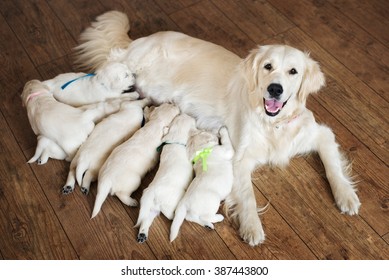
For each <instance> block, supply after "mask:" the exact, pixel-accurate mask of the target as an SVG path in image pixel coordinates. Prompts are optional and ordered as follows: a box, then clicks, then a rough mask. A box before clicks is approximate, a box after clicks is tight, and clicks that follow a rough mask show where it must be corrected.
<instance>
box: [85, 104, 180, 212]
mask: <svg viewBox="0 0 389 280" xmlns="http://www.w3.org/2000/svg"><path fill="white" fill-rule="evenodd" d="M179 112H180V111H179V109H178V108H177V107H176V106H174V105H171V104H163V105H161V106H160V107H157V108H155V109H154V110H153V111H152V112H151V114H150V119H149V121H148V122H147V123H146V125H145V126H144V127H142V128H141V129H139V130H138V131H137V132H135V134H134V135H133V136H132V137H131V138H130V139H128V140H127V141H126V142H124V143H123V144H121V145H120V146H118V147H116V148H115V149H114V150H113V151H112V153H111V155H110V156H109V157H108V159H107V160H106V161H105V163H104V165H103V166H102V167H101V169H100V171H99V176H98V185H97V196H96V200H95V205H94V209H93V213H92V218H93V217H95V216H96V215H97V214H98V213H99V211H100V208H101V206H102V204H103V203H104V201H105V199H106V198H107V196H108V194H109V193H110V194H111V195H116V196H117V197H118V198H119V199H120V200H121V201H122V202H123V203H124V204H126V205H128V206H137V205H138V202H137V201H136V200H135V199H133V198H131V197H130V196H131V194H132V193H133V192H134V191H135V190H136V189H137V188H138V187H139V185H140V183H141V180H142V178H143V176H144V175H146V173H147V172H148V171H149V170H151V169H152V168H153V167H154V166H155V164H156V163H157V162H158V152H157V147H158V146H159V145H160V144H161V141H162V137H163V134H164V131H166V130H167V129H168V126H169V124H170V123H171V122H172V120H173V119H174V117H175V116H177V115H178V114H179Z"/></svg>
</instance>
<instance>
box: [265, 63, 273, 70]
mask: <svg viewBox="0 0 389 280" xmlns="http://www.w3.org/2000/svg"><path fill="white" fill-rule="evenodd" d="M264 68H265V69H266V70H269V71H270V70H271V69H272V68H273V67H272V66H271V64H270V63H267V64H265V66H264Z"/></svg>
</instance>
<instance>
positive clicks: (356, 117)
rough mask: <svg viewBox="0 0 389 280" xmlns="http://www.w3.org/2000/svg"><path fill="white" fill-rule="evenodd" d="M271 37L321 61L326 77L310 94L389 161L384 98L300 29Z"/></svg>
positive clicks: (388, 112) (387, 112)
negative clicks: (325, 80)
mask: <svg viewBox="0 0 389 280" xmlns="http://www.w3.org/2000/svg"><path fill="white" fill-rule="evenodd" d="M274 41H278V42H282V43H284V44H288V45H292V46H295V47H297V48H299V49H301V50H309V51H311V56H312V57H313V59H315V60H317V61H318V62H319V63H320V64H321V67H322V70H323V72H324V73H325V75H326V77H327V85H326V86H325V87H324V88H323V89H322V90H321V92H320V93H319V94H317V95H314V96H313V98H315V99H317V100H319V101H320V103H322V104H323V106H325V107H327V108H331V109H330V111H331V114H332V115H334V116H335V117H336V118H337V119H338V120H339V121H340V122H341V123H343V124H345V125H346V126H347V128H348V130H350V132H351V133H352V134H353V135H355V136H356V137H357V138H358V139H359V140H360V141H361V142H362V143H364V145H366V146H367V147H368V148H369V149H370V150H371V151H372V152H373V153H374V154H375V155H376V157H378V158H380V159H381V160H382V162H389V154H388V153H387V151H388V150H389V143H388V142H387V131H389V123H388V122H387V121H386V119H387V116H388V115H389V106H388V102H386V101H385V100H384V99H383V98H381V97H380V96H379V95H377V94H376V92H375V91H373V90H371V89H370V88H369V87H368V86H366V85H365V84H364V83H363V82H362V81H361V80H360V79H359V78H358V77H357V76H356V75H354V74H353V73H352V72H351V71H349V70H348V69H346V68H345V67H344V66H343V65H342V64H341V63H339V61H337V60H336V59H334V57H333V56H332V55H331V54H330V53H328V51H327V50H326V49H325V48H322V47H321V46H319V45H318V44H317V43H315V42H314V41H312V39H311V38H310V37H308V36H307V35H306V34H305V33H304V32H302V31H301V30H300V29H298V28H296V29H292V30H289V31H288V32H287V33H285V34H283V35H280V36H276V37H274V38H272V39H270V40H269V41H268V42H266V43H272V42H274ZM378 127H379V128H380V129H377V128H378Z"/></svg>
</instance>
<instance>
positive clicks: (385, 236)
mask: <svg viewBox="0 0 389 280" xmlns="http://www.w3.org/2000/svg"><path fill="white" fill-rule="evenodd" d="M382 238H383V239H384V240H385V241H386V243H387V244H388V245H389V232H388V233H387V234H385V235H384V236H382Z"/></svg>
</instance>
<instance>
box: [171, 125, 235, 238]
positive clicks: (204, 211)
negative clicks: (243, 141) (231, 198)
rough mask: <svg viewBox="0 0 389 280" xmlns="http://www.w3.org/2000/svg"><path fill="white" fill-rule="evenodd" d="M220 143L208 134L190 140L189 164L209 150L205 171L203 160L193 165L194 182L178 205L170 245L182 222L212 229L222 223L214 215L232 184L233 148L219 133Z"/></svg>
mask: <svg viewBox="0 0 389 280" xmlns="http://www.w3.org/2000/svg"><path fill="white" fill-rule="evenodd" d="M219 133H220V145H219V139H218V138H217V137H216V136H215V135H214V134H211V133H210V132H206V131H203V132H200V133H198V134H196V135H194V136H192V138H191V139H190V140H189V143H188V152H189V154H190V155H191V160H193V159H194V157H195V155H196V151H201V150H202V149H204V148H212V152H211V153H210V154H209V156H208V158H207V159H206V162H207V170H203V162H202V160H198V161H197V162H196V163H195V164H194V170H195V178H194V179H193V181H192V183H191V184H190V185H189V187H188V190H187V191H186V193H185V195H184V197H183V198H182V199H181V200H180V202H179V203H178V206H177V209H176V211H175V214H174V219H173V222H172V225H171V228H170V241H171V242H172V241H173V240H174V239H176V237H177V235H178V232H179V230H180V227H181V225H182V223H183V222H184V219H186V220H188V221H191V222H196V223H198V224H200V225H202V226H204V227H207V228H210V229H213V228H214V226H213V223H217V222H221V221H222V220H223V219H224V217H223V215H221V214H216V213H217V211H218V209H219V206H220V202H221V201H222V200H224V199H225V198H226V197H227V195H229V193H230V192H231V189H232V183H233V169H232V158H233V156H234V149H233V147H232V144H231V141H230V137H229V135H228V131H227V129H226V128H225V127H222V128H221V129H220V132H219Z"/></svg>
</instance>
